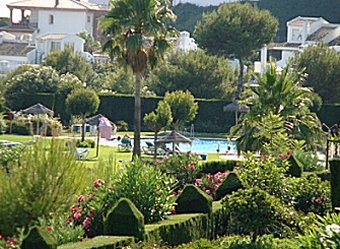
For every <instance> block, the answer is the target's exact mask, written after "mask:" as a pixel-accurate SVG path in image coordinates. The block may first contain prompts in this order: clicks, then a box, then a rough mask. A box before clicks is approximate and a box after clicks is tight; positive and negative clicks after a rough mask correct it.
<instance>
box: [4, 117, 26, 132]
mask: <svg viewBox="0 0 340 249" xmlns="http://www.w3.org/2000/svg"><path fill="white" fill-rule="evenodd" d="M11 122H12V124H10V123H9V121H8V122H7V131H6V132H7V133H9V131H10V126H12V128H11V131H12V133H14V134H18V135H32V134H33V128H32V126H30V124H29V123H28V122H25V120H23V119H18V120H13V121H11Z"/></svg>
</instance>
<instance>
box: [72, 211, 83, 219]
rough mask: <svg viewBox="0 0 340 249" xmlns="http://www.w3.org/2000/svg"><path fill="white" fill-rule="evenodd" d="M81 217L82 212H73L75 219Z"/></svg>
mask: <svg viewBox="0 0 340 249" xmlns="http://www.w3.org/2000/svg"><path fill="white" fill-rule="evenodd" d="M80 217H81V213H79V212H76V213H74V214H73V219H75V220H78V219H79V218H80Z"/></svg>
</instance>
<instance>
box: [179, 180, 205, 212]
mask: <svg viewBox="0 0 340 249" xmlns="http://www.w3.org/2000/svg"><path fill="white" fill-rule="evenodd" d="M176 203H177V205H176V206H175V209H176V214H188V213H207V214H211V211H212V199H211V198H210V196H208V195H207V194H206V193H204V192H203V191H202V190H200V189H199V188H198V187H197V186H195V185H192V184H188V185H186V186H185V187H184V189H183V192H182V193H181V194H180V196H179V197H178V198H177V201H176Z"/></svg>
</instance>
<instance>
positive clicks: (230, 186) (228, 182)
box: [214, 172, 243, 200]
mask: <svg viewBox="0 0 340 249" xmlns="http://www.w3.org/2000/svg"><path fill="white" fill-rule="evenodd" d="M240 188H243V185H242V182H241V180H240V179H239V177H238V175H237V174H236V173H234V172H230V173H229V174H228V176H227V177H226V178H225V179H224V181H223V182H222V184H221V185H220V186H219V187H218V188H217V189H216V193H215V197H214V200H220V199H222V198H223V197H224V196H226V195H228V194H231V193H232V192H234V191H237V190H239V189H240Z"/></svg>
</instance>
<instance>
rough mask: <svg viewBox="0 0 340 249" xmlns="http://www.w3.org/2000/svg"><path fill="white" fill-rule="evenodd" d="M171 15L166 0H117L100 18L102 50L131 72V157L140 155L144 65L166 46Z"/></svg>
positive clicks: (152, 63) (153, 59)
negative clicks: (132, 135)
mask: <svg viewBox="0 0 340 249" xmlns="http://www.w3.org/2000/svg"><path fill="white" fill-rule="evenodd" d="M174 17H175V15H174V14H173V13H172V11H171V10H170V9H169V2H168V1H167V0H162V1H157V0H117V1H112V5H111V9H110V11H109V12H108V13H107V15H106V16H105V17H104V18H103V20H102V22H101V26H102V28H103V33H104V36H105V37H106V42H105V44H104V46H103V48H104V50H106V51H108V52H109V54H110V56H111V58H112V59H113V58H115V59H117V60H118V61H120V62H121V63H123V64H125V65H127V66H129V67H131V68H132V71H133V73H134V75H135V92H134V95H135V111H134V147H133V159H134V158H135V157H136V156H140V155H141V148H140V131H141V96H140V95H141V82H142V80H143V78H144V76H145V73H146V71H147V69H148V67H149V66H151V67H153V66H155V65H156V63H157V62H158V61H159V59H161V58H162V56H163V55H164V53H165V51H166V49H168V48H169V46H170V43H169V41H168V39H167V37H168V36H169V34H170V33H173V32H174V31H175V30H174V29H173V28H172V27H171V26H170V25H169V22H168V20H169V19H174Z"/></svg>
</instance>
